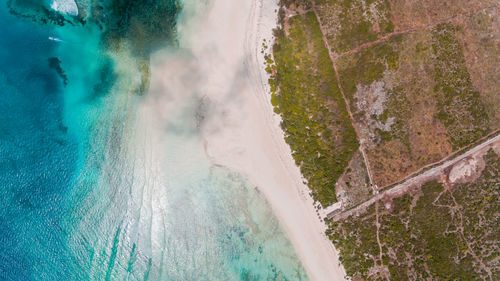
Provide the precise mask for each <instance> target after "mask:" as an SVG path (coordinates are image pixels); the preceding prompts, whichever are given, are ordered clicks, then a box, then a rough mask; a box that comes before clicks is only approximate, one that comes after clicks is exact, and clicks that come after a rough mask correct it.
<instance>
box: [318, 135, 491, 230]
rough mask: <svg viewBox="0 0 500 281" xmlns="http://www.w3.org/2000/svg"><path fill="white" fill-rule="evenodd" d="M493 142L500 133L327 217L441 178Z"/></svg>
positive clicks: (360, 208)
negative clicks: (448, 170) (355, 205)
mask: <svg viewBox="0 0 500 281" xmlns="http://www.w3.org/2000/svg"><path fill="white" fill-rule="evenodd" d="M495 144H500V135H496V136H494V137H492V138H490V139H488V140H486V141H485V142H483V143H481V144H479V145H477V146H475V147H473V148H471V149H470V150H469V151H467V152H465V153H463V154H461V155H458V156H456V157H455V158H453V159H451V160H445V161H443V163H442V164H440V165H438V166H436V167H434V168H431V169H429V170H427V171H425V172H423V173H421V174H419V175H416V176H414V177H412V178H409V179H407V180H405V181H404V182H402V183H400V184H398V185H395V186H393V187H392V188H390V189H387V190H384V191H383V192H381V193H380V194H377V195H375V196H373V197H372V198H370V199H369V200H367V201H365V202H363V203H361V204H360V205H358V206H357V207H354V208H352V209H350V210H347V211H344V212H342V213H339V214H331V213H330V214H329V215H327V217H328V218H330V219H332V220H333V221H338V220H341V219H346V218H348V217H349V216H351V215H357V214H361V213H362V212H364V211H365V210H366V209H367V208H368V207H369V206H370V205H372V204H373V203H375V202H376V201H377V200H380V199H382V198H383V197H385V196H390V197H396V196H400V195H402V194H404V193H406V192H408V191H409V190H410V189H412V188H418V187H420V186H421V185H422V184H424V183H426V182H428V181H431V180H439V179H440V178H441V176H442V175H443V173H444V170H445V169H447V168H449V167H451V166H453V165H455V164H457V163H458V162H459V161H461V160H462V159H464V158H466V157H470V156H474V155H483V154H484V153H486V152H487V151H488V150H489V149H490V148H492V147H493V145H495Z"/></svg>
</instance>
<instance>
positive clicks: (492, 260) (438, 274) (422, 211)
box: [329, 150, 500, 280]
mask: <svg viewBox="0 0 500 281" xmlns="http://www.w3.org/2000/svg"><path fill="white" fill-rule="evenodd" d="M483 159H484V160H485V162H486V168H485V169H484V170H483V171H482V174H481V176H480V177H479V178H478V179H476V180H475V181H473V182H470V183H465V184H458V185H456V186H454V187H453V188H451V189H444V188H443V186H442V185H441V184H439V183H436V182H429V183H427V184H425V185H424V186H423V187H422V188H421V191H420V192H418V193H415V194H406V195H404V196H402V197H400V198H395V199H392V202H386V204H384V203H382V202H381V203H380V205H379V223H380V225H381V226H380V241H381V245H382V262H383V266H384V268H385V270H386V271H387V272H388V274H390V280H424V279H427V278H430V279H432V280H483V279H489V277H488V276H489V274H491V277H492V279H493V280H498V278H500V262H499V261H498V253H499V250H500V249H499V245H500V244H499V239H500V229H499V228H498V225H499V223H500V206H499V205H498V199H499V195H500V157H499V155H497V154H495V152H493V150H490V151H489V152H488V153H487V154H486V155H485V156H484V158H483ZM387 203H388V204H387ZM384 206H387V208H386V207H384ZM329 234H330V238H331V239H332V241H333V242H334V244H335V245H336V247H337V249H339V250H340V253H341V254H340V255H341V259H342V262H343V264H344V266H345V268H346V270H347V273H348V275H350V276H358V277H361V278H363V279H372V280H375V279H378V278H380V277H381V275H380V274H378V273H379V272H380V267H376V266H374V265H380V264H381V261H380V259H379V246H378V244H377V242H376V227H375V208H374V206H373V205H372V206H371V207H370V209H369V210H368V211H367V212H366V213H365V214H363V215H361V216H360V217H349V218H348V219H346V220H344V221H341V222H337V223H331V224H330V230H329ZM487 271H490V272H489V273H488V272H487Z"/></svg>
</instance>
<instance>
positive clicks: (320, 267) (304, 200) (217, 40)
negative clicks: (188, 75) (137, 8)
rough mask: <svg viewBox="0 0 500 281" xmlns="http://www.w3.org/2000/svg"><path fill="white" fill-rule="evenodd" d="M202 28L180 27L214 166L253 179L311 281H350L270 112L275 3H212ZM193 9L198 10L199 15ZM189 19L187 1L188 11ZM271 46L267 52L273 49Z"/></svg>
mask: <svg viewBox="0 0 500 281" xmlns="http://www.w3.org/2000/svg"><path fill="white" fill-rule="evenodd" d="M207 5H208V6H207V7H206V8H207V11H205V12H202V13H201V14H202V16H201V17H198V21H199V22H197V24H195V25H193V23H192V22H191V23H189V24H188V23H187V21H186V22H183V21H182V19H181V21H180V27H179V28H180V34H190V36H183V37H182V38H181V39H180V46H181V48H185V49H188V50H190V53H192V55H193V56H195V63H196V65H197V66H196V71H198V72H199V76H200V77H201V78H200V79H199V80H197V81H196V82H193V83H199V86H200V89H199V91H200V93H198V94H199V95H200V96H203V97H204V99H203V100H204V106H203V107H204V109H203V110H205V111H206V112H205V113H204V114H205V116H204V117H205V118H204V120H203V124H202V126H201V127H200V130H201V134H202V136H203V139H204V142H205V150H206V153H207V154H208V156H209V158H210V160H211V161H212V162H213V164H216V165H221V166H225V167H228V168H229V169H232V170H236V171H238V172H241V173H242V174H244V175H246V176H247V177H248V180H249V181H250V182H251V183H252V184H253V185H255V186H256V187H257V188H258V189H259V190H260V191H261V192H262V193H263V194H264V196H265V198H266V199H267V200H268V202H269V203H270V204H271V206H272V208H273V211H274V212H275V214H276V215H277V217H278V218H279V219H280V221H281V223H282V225H283V227H284V229H285V230H286V232H287V234H288V236H289V237H290V239H291V241H292V243H293V245H294V247H295V249H296V251H297V254H298V256H299V258H300V259H301V261H302V263H303V266H304V267H305V269H306V271H307V273H308V275H309V277H310V278H311V279H312V280H344V276H345V271H344V269H343V267H342V266H341V265H340V262H339V260H338V255H337V253H336V251H335V249H334V247H333V245H332V244H331V243H330V241H329V240H328V239H327V238H326V236H325V235H324V234H323V233H324V230H325V225H324V224H323V223H322V222H321V221H320V219H319V217H318V215H317V212H316V210H315V208H314V206H313V200H312V199H311V198H310V196H309V195H308V188H307V187H306V186H305V185H304V184H303V183H302V182H303V179H302V176H301V174H300V171H299V169H298V167H297V166H296V165H295V163H294V161H293V159H292V157H291V152H290V148H289V147H288V145H287V144H286V143H285V142H284V139H283V133H282V131H281V129H280V127H279V117H278V116H276V115H275V114H274V113H273V111H272V106H271V104H270V99H269V91H268V86H267V76H266V75H267V74H266V73H265V71H264V58H263V54H261V48H262V47H261V46H262V42H263V39H264V38H267V40H268V41H269V40H270V39H271V37H272V29H273V28H274V27H275V25H276V15H275V14H276V9H277V8H278V7H277V3H276V0H244V1H243V0H242V1H234V0H213V1H211V2H210V4H207ZM194 6H195V5H193V7H194ZM185 9H186V13H197V11H189V9H190V5H189V1H187V3H186V7H185ZM268 45H269V44H268Z"/></svg>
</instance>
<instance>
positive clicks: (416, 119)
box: [337, 24, 495, 186]
mask: <svg viewBox="0 0 500 281" xmlns="http://www.w3.org/2000/svg"><path fill="white" fill-rule="evenodd" d="M457 34H458V29H457V27H455V26H454V25H451V24H440V25H437V26H436V27H434V28H433V29H431V30H423V31H419V32H413V33H408V34H404V35H397V36H393V37H391V38H390V39H389V40H387V41H385V42H381V43H379V44H375V45H373V46H370V47H368V48H365V49H362V50H360V51H359V52H357V53H354V54H351V55H347V56H344V57H341V58H340V59H339V60H338V61H337V67H338V69H339V73H340V78H341V82H342V86H343V87H344V90H345V95H346V98H347V99H348V100H349V103H350V106H351V110H352V112H353V114H354V117H355V122H356V126H358V128H359V134H360V137H361V138H362V139H364V140H365V141H366V148H367V151H366V152H367V156H368V159H369V163H370V165H371V169H372V171H373V178H374V181H375V183H377V184H378V185H381V186H385V185H388V184H390V183H393V182H395V181H398V180H400V179H402V178H404V177H405V176H407V175H408V174H410V173H412V172H414V171H416V170H418V169H419V168H421V167H423V166H425V165H427V164H429V163H433V162H435V161H438V160H440V159H443V158H444V157H446V156H447V155H449V154H450V153H451V152H452V151H456V150H458V149H460V148H462V147H464V146H467V145H469V144H471V143H473V142H474V141H476V140H478V139H480V138H481V137H483V136H485V135H487V134H488V133H489V132H491V131H492V129H491V127H490V125H489V124H492V123H495V122H494V120H492V119H490V117H489V116H488V114H487V111H486V108H485V105H484V103H483V102H482V100H481V97H480V93H479V92H478V91H477V90H476V89H475V88H474V86H473V84H472V81H471V78H470V75H469V72H468V70H467V66H466V61H465V59H464V54H463V51H462V48H461V45H460V42H459V41H458V38H457ZM490 116H491V115H490Z"/></svg>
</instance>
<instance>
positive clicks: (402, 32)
mask: <svg viewBox="0 0 500 281" xmlns="http://www.w3.org/2000/svg"><path fill="white" fill-rule="evenodd" d="M313 7H314V4H313ZM498 8H499V7H498V6H489V7H486V8H481V9H478V10H474V11H471V12H466V13H459V14H456V15H454V16H451V17H449V18H446V19H443V20H440V21H437V22H434V23H432V24H429V25H426V26H423V27H419V28H410V29H406V30H399V31H394V32H391V33H388V34H386V35H384V36H383V37H380V38H379V39H377V40H375V41H372V42H368V43H364V44H361V45H359V46H358V47H356V48H354V49H352V50H349V51H347V52H344V53H341V54H338V55H336V56H335V57H334V58H335V60H337V59H338V58H341V57H343V56H347V55H351V54H355V53H357V52H359V51H361V50H363V49H366V48H369V47H371V46H373V45H376V44H379V43H382V42H385V41H387V40H389V39H391V38H392V37H394V36H397V35H402V34H407V33H412V32H416V31H421V30H427V29H431V28H434V27H435V26H437V25H439V24H443V23H447V22H450V21H452V20H455V19H457V18H459V17H469V16H472V15H475V14H477V13H479V12H481V11H484V10H487V9H498ZM314 11H315V10H314ZM318 21H319V20H318ZM321 31H322V32H323V30H321ZM323 34H324V32H323Z"/></svg>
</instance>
